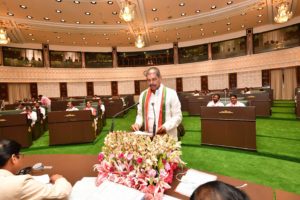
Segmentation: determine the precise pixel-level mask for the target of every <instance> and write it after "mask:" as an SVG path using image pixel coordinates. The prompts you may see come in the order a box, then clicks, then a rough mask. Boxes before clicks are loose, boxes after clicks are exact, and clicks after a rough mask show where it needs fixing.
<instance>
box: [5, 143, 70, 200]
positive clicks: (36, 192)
mask: <svg viewBox="0 0 300 200" xmlns="http://www.w3.org/2000/svg"><path fill="white" fill-rule="evenodd" d="M20 150H21V145H20V144H19V143H17V142H15V141H13V140H0V194H1V195H0V199H1V200H4V199H5V200H13V199H24V200H25V199H67V198H68V196H69V194H70V193H71V190H72V186H71V184H70V183H69V182H68V181H67V180H66V179H65V178H63V177H62V176H61V175H58V174H55V175H52V176H51V177H50V182H51V183H52V184H45V183H42V182H40V181H37V180H35V179H34V178H33V177H32V176H31V175H29V174H26V175H16V174H18V172H19V171H20V169H21V168H22V161H23V156H24V155H22V154H21V153H20Z"/></svg>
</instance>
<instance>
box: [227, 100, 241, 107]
mask: <svg viewBox="0 0 300 200" xmlns="http://www.w3.org/2000/svg"><path fill="white" fill-rule="evenodd" d="M226 107H245V104H243V103H241V102H239V101H237V102H236V104H232V103H231V102H230V103H228V104H226Z"/></svg>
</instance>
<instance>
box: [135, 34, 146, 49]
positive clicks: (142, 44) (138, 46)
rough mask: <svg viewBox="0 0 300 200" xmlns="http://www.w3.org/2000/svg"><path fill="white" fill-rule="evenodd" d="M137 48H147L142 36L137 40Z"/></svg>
mask: <svg viewBox="0 0 300 200" xmlns="http://www.w3.org/2000/svg"><path fill="white" fill-rule="evenodd" d="M135 46H136V47H137V48H139V49H140V48H143V47H144V46H145V41H144V37H143V36H142V34H139V35H138V36H137V37H136V40H135Z"/></svg>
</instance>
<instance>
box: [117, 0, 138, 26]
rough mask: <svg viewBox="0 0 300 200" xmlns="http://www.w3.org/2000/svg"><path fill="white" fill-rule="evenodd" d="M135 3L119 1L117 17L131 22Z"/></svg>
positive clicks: (126, 0)
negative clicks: (119, 7) (119, 8)
mask: <svg viewBox="0 0 300 200" xmlns="http://www.w3.org/2000/svg"><path fill="white" fill-rule="evenodd" d="M134 15H135V4H134V3H132V2H130V1H128V0H125V1H123V2H122V3H121V10H120V15H119V17H120V18H121V19H122V20H124V21H125V22H131V21H133V20H134Z"/></svg>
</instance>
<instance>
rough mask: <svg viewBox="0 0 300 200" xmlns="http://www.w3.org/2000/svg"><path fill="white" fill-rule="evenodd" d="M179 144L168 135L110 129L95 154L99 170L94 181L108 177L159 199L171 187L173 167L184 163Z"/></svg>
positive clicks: (150, 197) (149, 197)
mask: <svg viewBox="0 0 300 200" xmlns="http://www.w3.org/2000/svg"><path fill="white" fill-rule="evenodd" d="M180 148H181V144H180V142H177V141H176V140H175V139H174V138H173V137H172V136H169V135H168V134H165V135H163V136H161V135H156V136H155V137H154V138H153V139H152V140H151V138H150V137H149V136H144V135H136V134H134V133H129V132H121V131H117V132H111V133H109V134H108V135H107V137H106V138H105V141H104V147H103V148H102V152H100V153H99V155H98V160H99V164H96V165H95V166H94V168H95V170H97V171H98V172H99V174H98V177H97V180H96V184H97V185H100V184H101V183H102V182H103V181H104V180H109V181H112V182H116V183H119V184H122V185H126V186H128V187H131V188H135V189H137V190H140V191H142V192H144V193H145V194H146V195H145V198H146V199H162V196H163V193H164V191H165V190H166V189H169V188H171V186H170V184H171V183H172V180H173V171H174V170H175V169H176V168H177V167H178V165H184V162H183V161H182V160H181V159H180V155H181V151H180Z"/></svg>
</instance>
